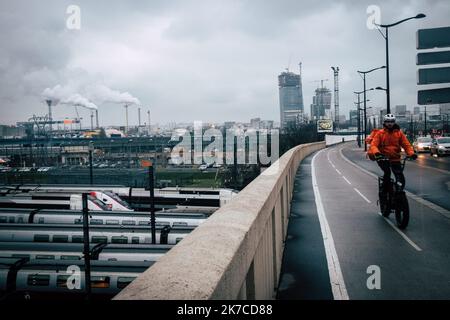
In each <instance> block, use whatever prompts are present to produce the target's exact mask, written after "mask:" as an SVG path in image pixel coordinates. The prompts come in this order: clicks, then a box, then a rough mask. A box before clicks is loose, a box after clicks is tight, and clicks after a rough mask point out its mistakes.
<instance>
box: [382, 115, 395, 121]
mask: <svg viewBox="0 0 450 320" xmlns="http://www.w3.org/2000/svg"><path fill="white" fill-rule="evenodd" d="M383 119H384V121H389V122H395V116H394V115H393V114H392V113H388V114H387V115H385V116H384V118H383Z"/></svg>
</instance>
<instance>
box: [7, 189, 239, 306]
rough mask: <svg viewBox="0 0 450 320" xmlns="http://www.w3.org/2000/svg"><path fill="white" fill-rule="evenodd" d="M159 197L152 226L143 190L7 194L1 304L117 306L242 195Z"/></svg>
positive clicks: (167, 193) (197, 192)
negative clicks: (114, 301) (119, 297)
mask: <svg viewBox="0 0 450 320" xmlns="http://www.w3.org/2000/svg"><path fill="white" fill-rule="evenodd" d="M82 194H86V197H87V206H86V208H87V209H86V208H85V211H84V210H83V206H82V203H81V196H82ZM154 194H155V195H154V208H155V212H154V225H153V226H152V223H151V221H152V219H151V214H150V212H149V209H150V207H151V206H150V203H151V201H150V200H151V199H150V193H149V190H145V189H143V188H134V189H133V188H129V187H122V186H80V185H76V186H75V185H16V186H0V299H1V300H23V299H26V300H39V299H48V298H55V297H56V298H57V299H85V298H90V299H111V298H112V297H114V296H115V295H116V294H117V293H119V292H120V291H121V290H122V289H123V288H125V287H126V286H127V285H128V284H129V283H131V282H132V281H133V280H134V279H135V278H136V277H137V276H139V274H141V273H142V272H144V271H145V270H146V269H148V268H149V267H151V266H152V264H154V263H155V262H156V261H157V260H158V259H159V258H160V257H162V256H163V255H164V254H166V253H167V252H168V251H169V250H170V249H171V248H172V247H173V246H175V245H176V244H177V243H178V242H180V241H182V240H183V238H184V237H185V236H187V235H188V234H189V233H190V232H192V230H194V229H195V228H196V227H198V226H199V225H200V224H201V223H203V222H204V221H205V220H206V219H207V218H208V217H209V216H210V215H212V214H214V211H215V210H217V209H218V208H219V207H220V206H222V205H223V204H225V203H226V202H228V201H229V200H230V199H231V198H232V197H233V196H234V195H235V194H236V192H234V191H232V190H229V189H201V188H198V189H193V188H164V189H155V190H154ZM86 211H87V212H88V214H89V216H88V217H89V218H88V221H89V222H88V224H86V221H84V217H86V215H83V213H85V212H86ZM87 226H88V227H87ZM86 227H87V229H86ZM152 227H153V228H152ZM152 229H153V230H154V232H155V238H154V239H153V237H152ZM153 240H155V241H154V243H153ZM87 252H88V257H86V255H87ZM86 258H88V261H89V263H88V264H89V266H87V265H86ZM86 268H87V269H86ZM87 279H88V280H87ZM86 283H88V284H90V285H89V288H87V285H86Z"/></svg>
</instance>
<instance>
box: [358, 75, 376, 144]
mask: <svg viewBox="0 0 450 320" xmlns="http://www.w3.org/2000/svg"><path fill="white" fill-rule="evenodd" d="M364 87H365V82H364ZM372 90H374V88H370V89H367V90H366V89H365V88H364V90H363V91H359V92H356V91H355V93H356V94H357V95H358V108H359V103H361V102H360V98H359V95H360V94H362V93H363V94H364V101H363V102H364V108H363V109H362V110H363V111H364V151H367V143H366V138H367V105H366V102H367V101H370V100H367V99H366V92H367V91H372ZM358 114H359V113H358ZM358 146H359V147H361V145H360V144H358Z"/></svg>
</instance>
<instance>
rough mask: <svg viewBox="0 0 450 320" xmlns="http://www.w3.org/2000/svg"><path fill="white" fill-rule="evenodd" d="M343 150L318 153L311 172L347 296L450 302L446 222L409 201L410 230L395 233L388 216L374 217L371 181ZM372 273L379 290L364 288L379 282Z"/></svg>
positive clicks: (376, 213)
mask: <svg viewBox="0 0 450 320" xmlns="http://www.w3.org/2000/svg"><path fill="white" fill-rule="evenodd" d="M345 146H346V145H339V146H335V147H332V148H327V149H325V150H323V151H322V152H319V153H318V154H317V156H315V158H314V160H313V168H314V169H313V172H314V173H315V178H316V182H317V189H318V192H319V193H320V199H321V202H322V206H323V211H324V213H325V217H326V220H327V223H328V225H329V229H330V233H331V235H332V238H333V241H334V247H335V250H336V253H337V257H338V264H339V266H340V270H342V275H343V281H344V283H345V287H346V290H347V293H348V297H349V298H350V299H449V298H450V272H449V271H448V270H450V254H449V253H450V241H448V240H449V237H450V236H449V235H450V233H449V231H450V223H449V221H448V219H446V218H444V217H442V216H441V215H439V214H436V213H434V212H430V211H432V210H431V209H430V208H428V207H426V206H423V205H422V204H420V203H418V202H416V201H414V200H412V199H408V200H409V202H410V206H411V212H412V217H411V222H410V226H409V227H408V229H407V230H406V231H405V232H402V231H400V230H398V229H397V228H396V227H395V225H394V224H395V221H394V220H395V219H394V217H393V216H391V217H390V219H389V220H386V219H384V218H383V217H381V216H380V215H379V208H378V206H377V194H378V188H377V181H376V179H375V178H374V177H372V176H370V175H368V174H367V173H365V172H364V171H362V170H360V169H358V168H356V167H355V166H354V165H351V164H350V163H348V162H347V161H346V160H345V159H344V158H342V156H341V154H340V152H339V149H341V148H343V147H345ZM407 183H408V181H407ZM316 200H317V197H316ZM373 270H379V271H380V277H379V280H380V281H379V284H380V286H381V287H380V289H377V288H374V289H369V288H368V286H367V282H368V279H369V277H371V276H372V277H371V278H370V279H369V287H370V284H372V285H373V284H378V282H377V281H375V280H376V279H375V278H374V277H375V276H374V275H373V272H374V271H373ZM330 274H331V273H330ZM332 281H333V280H332Z"/></svg>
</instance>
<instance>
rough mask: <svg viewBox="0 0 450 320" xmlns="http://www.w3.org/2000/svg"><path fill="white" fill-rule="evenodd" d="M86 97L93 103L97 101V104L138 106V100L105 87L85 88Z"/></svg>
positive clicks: (126, 93) (128, 94)
mask: <svg viewBox="0 0 450 320" xmlns="http://www.w3.org/2000/svg"><path fill="white" fill-rule="evenodd" d="M87 93H88V96H89V97H90V98H91V99H92V100H93V101H98V102H99V103H103V102H110V103H117V104H128V105H139V104H140V101H139V99H137V98H135V97H133V96H132V95H131V94H130V93H128V92H119V91H116V90H112V89H110V88H108V87H107V86H105V85H95V86H92V87H89V88H87Z"/></svg>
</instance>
